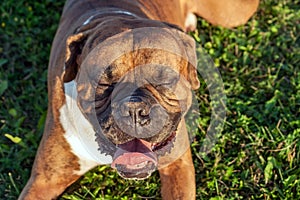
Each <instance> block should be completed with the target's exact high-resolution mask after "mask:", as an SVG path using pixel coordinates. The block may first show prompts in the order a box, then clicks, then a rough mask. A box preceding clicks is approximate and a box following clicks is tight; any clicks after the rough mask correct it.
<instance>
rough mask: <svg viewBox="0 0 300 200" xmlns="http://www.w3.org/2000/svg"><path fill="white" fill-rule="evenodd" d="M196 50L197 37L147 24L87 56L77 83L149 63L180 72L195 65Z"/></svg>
mask: <svg viewBox="0 0 300 200" xmlns="http://www.w3.org/2000/svg"><path fill="white" fill-rule="evenodd" d="M194 49H195V48H194V40H193V39H192V38H191V37H190V36H187V35H186V34H185V33H183V32H180V31H178V30H176V29H171V28H155V27H146V28H137V29H132V30H128V31H124V32H122V33H120V34H117V35H114V36H112V37H110V38H108V39H106V40H104V41H103V42H101V43H100V44H98V45H97V46H96V47H95V48H94V49H93V50H92V51H91V52H90V53H89V54H88V55H87V56H86V58H85V59H84V61H83V62H82V64H81V67H80V69H79V73H80V74H79V77H77V82H78V83H79V84H80V82H82V81H83V82H86V80H99V78H100V77H101V76H102V77H103V75H104V74H106V75H107V76H109V77H111V78H112V77H120V75H122V74H125V73H126V72H127V71H129V70H131V69H133V68H134V67H137V66H142V65H147V64H156V65H160V66H166V67H170V68H172V69H173V70H175V71H177V72H179V71H181V70H182V68H185V67H186V66H187V64H191V65H193V66H196V55H195V52H194ZM110 73H111V74H110Z"/></svg>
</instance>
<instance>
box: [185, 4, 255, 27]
mask: <svg viewBox="0 0 300 200" xmlns="http://www.w3.org/2000/svg"><path fill="white" fill-rule="evenodd" d="M181 3H182V5H185V6H182V7H183V8H186V11H185V13H186V15H187V16H189V15H188V13H195V14H196V15H198V16H200V17H203V18H204V19H206V20H207V21H209V22H210V23H212V24H213V25H220V26H223V27H235V26H239V25H242V24H245V23H246V22H247V21H248V19H249V18H250V17H251V16H252V15H253V14H254V12H255V11H256V10H257V7H258V4H259V0H189V1H187V0H181Z"/></svg>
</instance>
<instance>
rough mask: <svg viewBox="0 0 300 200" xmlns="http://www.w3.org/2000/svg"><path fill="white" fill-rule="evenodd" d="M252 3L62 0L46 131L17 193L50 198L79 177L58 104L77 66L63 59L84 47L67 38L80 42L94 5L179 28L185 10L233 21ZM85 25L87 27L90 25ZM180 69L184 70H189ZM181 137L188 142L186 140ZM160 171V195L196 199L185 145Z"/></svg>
mask: <svg viewBox="0 0 300 200" xmlns="http://www.w3.org/2000/svg"><path fill="white" fill-rule="evenodd" d="M257 5H258V0H209V1H207V0H177V1H176V0H169V1H162V0H152V1H149V0H135V1H126V0H118V1H114V0H103V1H96V0H86V1H77V0H69V1H67V2H66V5H65V7H64V11H63V14H62V17H61V21H60V25H59V28H58V30H57V33H56V36H55V39H54V42H53V44H52V50H51V57H50V62H49V71H48V98H49V104H48V114H47V119H46V126H45V131H44V134H43V138H42V141H41V143H40V146H39V150H38V152H37V156H36V159H35V163H34V165H33V169H32V174H31V177H30V180H29V181H28V183H27V185H26V187H25V188H24V190H23V191H22V193H21V195H20V197H19V199H21V200H22V199H26V200H36V199H39V200H43V199H44V200H47V199H48V200H49V199H55V198H57V197H58V196H59V195H60V194H61V193H62V192H63V191H64V190H65V189H66V188H67V187H68V186H69V185H70V184H72V183H73V182H74V181H76V180H77V179H78V178H79V175H75V174H74V173H73V171H74V170H78V169H79V165H78V162H77V161H78V158H77V157H76V156H75V155H74V154H72V153H71V150H70V147H69V145H68V144H67V142H66V141H65V139H64V136H63V134H64V131H63V128H62V125H61V124H60V122H59V115H60V113H59V109H60V108H61V107H62V106H63V105H64V103H65V99H64V98H65V97H64V91H63V82H64V81H68V80H71V79H72V78H74V76H75V74H76V66H75V68H73V69H75V70H69V71H68V70H67V73H66V74H64V73H63V66H64V63H65V61H66V59H67V62H66V64H67V65H80V63H81V60H82V57H81V56H84V55H80V54H81V53H84V52H80V50H79V49H78V48H77V47H76V44H75V46H73V47H71V44H72V42H74V41H79V42H80V39H82V41H83V40H84V38H85V36H86V35H85V34H90V33H89V32H84V31H83V32H82V34H81V35H75V36H74V31H75V29H76V28H78V27H80V26H81V25H82V24H83V22H84V21H85V20H86V19H87V16H90V15H91V13H92V12H94V10H95V9H97V8H101V7H103V6H114V7H120V8H122V9H125V10H127V11H129V12H131V13H135V14H136V15H139V16H142V17H144V18H150V19H154V20H160V21H164V22H167V23H170V24H174V25H176V26H178V27H180V28H182V29H184V21H185V16H186V15H187V13H189V12H193V13H195V14H197V15H199V16H202V17H203V18H205V19H207V20H208V21H209V22H211V23H212V24H216V25H222V26H225V27H233V26H237V25H240V24H243V23H245V22H246V21H247V20H248V19H249V17H250V16H251V15H252V14H253V13H254V12H255V10H256V8H257ZM118 26H119V24H115V27H116V28H117V27H118ZM108 28H109V27H108ZM116 28H115V29H114V28H113V27H110V29H109V30H110V31H116ZM124 28H126V27H124ZM89 30H91V29H90V28H89ZM72 35H73V36H72ZM72 37H73V38H72ZM68 38H69V39H68ZM68 45H69V48H73V49H70V50H69V48H67V46H68ZM76 48H77V49H76ZM72 52H73V53H74V52H77V54H78V55H77V56H76V59H71V60H70V59H68V58H70V57H71V54H72ZM67 67H68V66H67ZM77 67H78V66H77ZM186 69H187V68H186ZM186 69H185V70H186ZM181 73H183V74H185V75H186V76H188V75H187V73H188V71H182V72H181ZM192 73H193V75H192V76H196V72H192ZM64 76H65V77H64ZM190 81H193V80H190ZM193 84H194V85H195V87H194V89H195V88H197V84H198V82H194V83H193ZM185 143H186V144H185V145H186V146H188V142H185ZM170 156H171V155H170ZM159 173H160V176H161V181H162V197H163V198H164V199H186V200H191V199H195V177H194V167H193V162H192V158H191V151H190V149H189V148H187V152H186V153H185V154H184V155H183V156H182V157H181V158H179V159H178V160H176V161H175V162H174V163H172V164H170V165H167V166H166V167H165V168H162V169H160V170H159Z"/></svg>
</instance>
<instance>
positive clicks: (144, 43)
mask: <svg viewBox="0 0 300 200" xmlns="http://www.w3.org/2000/svg"><path fill="white" fill-rule="evenodd" d="M128 24H134V27H130V26H131V25H130V26H129V25H128ZM145 24H146V25H145ZM103 26H104V25H103V23H102V26H100V27H96V26H95V27H93V29H92V30H91V29H88V30H83V31H79V33H77V34H75V35H73V36H71V37H70V38H69V39H68V42H67V43H68V47H67V58H66V69H65V74H64V80H65V81H66V82H67V81H70V80H73V79H75V80H76V83H77V90H78V99H77V100H78V106H79V107H80V109H81V111H82V113H83V114H84V115H85V116H86V118H87V119H88V120H89V122H90V123H91V124H92V126H93V127H94V130H95V133H96V141H97V142H98V144H99V151H101V152H102V153H106V154H109V155H111V156H112V157H113V162H112V167H114V168H116V169H117V171H118V173H119V174H120V175H121V176H123V177H124V178H136V179H143V178H146V177H148V176H149V175H150V174H151V173H152V172H153V171H154V170H155V169H156V168H157V167H158V166H159V165H161V164H160V161H161V160H163V158H164V157H167V156H168V155H171V154H172V151H173V150H174V148H175V147H174V145H175V144H176V143H177V147H176V148H177V150H176V152H177V154H180V153H181V154H182V153H184V152H185V151H186V150H187V148H188V147H187V146H186V147H179V146H178V145H179V144H180V140H183V139H182V138H184V136H182V134H186V131H182V130H179V127H181V129H182V126H183V123H184V122H183V117H184V115H185V113H186V112H187V110H188V109H189V107H190V105H191V98H192V96H191V90H192V89H196V88H198V86H199V81H198V79H197V72H196V68H195V66H196V56H195V47H194V41H193V40H192V38H190V37H189V36H187V35H186V34H184V33H182V32H181V31H179V30H178V29H176V28H175V27H170V26H169V25H165V24H163V25H162V24H159V25H158V22H155V21H151V22H149V20H147V21H146V22H145V21H143V20H131V21H130V20H123V21H122V23H121V24H119V25H118V27H117V26H116V24H114V26H115V27H117V28H115V29H112V28H111V26H108V27H109V28H107V29H106V28H105V26H104V27H103ZM145 26H146V27H145ZM120 27H122V28H120ZM124 27H125V28H124ZM185 145H186V144H185ZM174 151H175V150H174ZM179 156H180V155H179ZM173 157H174V156H173ZM165 160H168V159H165ZM170 160H171V159H170ZM164 164H166V163H164Z"/></svg>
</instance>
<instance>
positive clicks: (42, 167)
mask: <svg viewBox="0 0 300 200" xmlns="http://www.w3.org/2000/svg"><path fill="white" fill-rule="evenodd" d="M57 80H58V78H57ZM53 88H54V91H56V92H57V93H56V94H59V93H60V94H59V95H53V98H49V99H53V100H52V101H51V103H50V105H52V106H50V107H49V108H48V115H47V120H46V125H45V132H44V135H43V138H42V140H41V143H40V145H39V149H38V152H37V155H36V157H35V161H34V165H33V167H32V172H31V177H30V179H29V181H28V182H27V184H26V186H25V188H24V189H23V191H22V193H21V195H20V197H19V200H51V199H56V198H57V197H58V196H59V195H60V194H61V193H62V192H63V191H64V190H65V189H66V188H67V187H68V186H69V185H70V184H72V183H73V182H74V181H76V180H77V179H78V178H79V177H80V176H81V175H82V174H83V173H84V172H81V171H80V164H79V159H78V158H77V157H76V156H75V155H74V154H73V153H72V152H71V148H70V145H69V144H68V143H67V141H66V139H65V137H64V134H65V131H64V129H63V127H62V126H61V124H60V122H59V119H58V117H56V118H55V117H54V116H59V115H60V114H59V110H58V109H55V108H60V107H61V105H62V104H63V103H64V100H63V99H62V98H60V97H61V96H63V90H62V86H61V83H60V81H56V84H55V85H54V86H53ZM52 108H53V109H52Z"/></svg>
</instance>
